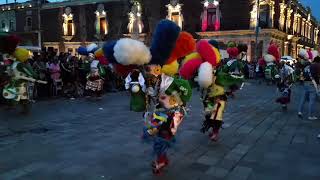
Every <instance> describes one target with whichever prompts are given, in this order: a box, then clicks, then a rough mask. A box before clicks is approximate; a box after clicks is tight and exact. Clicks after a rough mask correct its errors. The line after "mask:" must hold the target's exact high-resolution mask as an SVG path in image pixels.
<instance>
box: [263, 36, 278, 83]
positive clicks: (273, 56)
mask: <svg viewBox="0 0 320 180" xmlns="http://www.w3.org/2000/svg"><path fill="white" fill-rule="evenodd" d="M263 60H264V62H265V63H266V66H265V69H264V77H265V80H266V82H267V84H269V83H275V82H276V75H277V74H278V73H279V72H278V67H277V64H279V62H280V52H279V47H278V46H277V44H275V43H273V42H271V43H270V45H269V47H268V52H267V54H266V55H264V57H263Z"/></svg>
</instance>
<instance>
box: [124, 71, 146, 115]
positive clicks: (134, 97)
mask: <svg viewBox="0 0 320 180" xmlns="http://www.w3.org/2000/svg"><path fill="white" fill-rule="evenodd" d="M125 81H126V84H125V88H126V89H127V90H130V91H131V100H130V110H131V111H135V112H144V111H145V110H146V94H145V93H146V85H145V79H144V77H143V75H142V73H141V72H140V71H139V70H138V69H136V70H134V71H133V72H131V73H130V74H129V75H128V76H127V78H126V79H125Z"/></svg>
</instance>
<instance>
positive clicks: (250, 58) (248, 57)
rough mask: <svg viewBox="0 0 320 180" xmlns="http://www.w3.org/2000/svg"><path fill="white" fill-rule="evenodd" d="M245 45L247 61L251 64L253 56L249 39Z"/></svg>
mask: <svg viewBox="0 0 320 180" xmlns="http://www.w3.org/2000/svg"><path fill="white" fill-rule="evenodd" d="M247 45H248V52H247V59H248V61H249V62H252V60H253V59H252V57H254V56H253V54H252V51H251V48H252V47H251V40H250V39H249V40H248V41H247Z"/></svg>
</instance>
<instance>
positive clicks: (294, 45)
mask: <svg viewBox="0 0 320 180" xmlns="http://www.w3.org/2000/svg"><path fill="white" fill-rule="evenodd" d="M291 50H292V51H291V56H292V57H293V58H294V59H297V42H294V41H292V42H291Z"/></svg>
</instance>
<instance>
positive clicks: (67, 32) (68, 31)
mask: <svg viewBox="0 0 320 180" xmlns="http://www.w3.org/2000/svg"><path fill="white" fill-rule="evenodd" d="M62 16H63V35H64V36H74V34H75V31H74V23H73V14H71V8H69V7H67V8H66V9H65V13H64V14H63V15H62Z"/></svg>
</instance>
